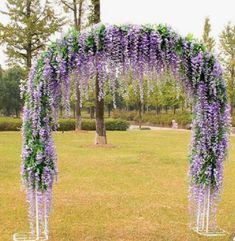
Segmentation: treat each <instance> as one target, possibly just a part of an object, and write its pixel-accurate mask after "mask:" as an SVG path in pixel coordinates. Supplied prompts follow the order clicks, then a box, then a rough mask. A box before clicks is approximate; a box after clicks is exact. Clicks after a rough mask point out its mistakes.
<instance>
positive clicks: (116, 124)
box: [105, 119, 130, 131]
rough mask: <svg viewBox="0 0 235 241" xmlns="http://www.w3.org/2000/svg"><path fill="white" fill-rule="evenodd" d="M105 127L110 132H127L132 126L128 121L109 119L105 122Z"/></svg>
mask: <svg viewBox="0 0 235 241" xmlns="http://www.w3.org/2000/svg"><path fill="white" fill-rule="evenodd" d="M105 126H106V130H108V131H126V130H127V129H128V128H129V126H130V124H129V122H128V121H126V120H122V119H115V120H112V119H108V120H106V121H105Z"/></svg>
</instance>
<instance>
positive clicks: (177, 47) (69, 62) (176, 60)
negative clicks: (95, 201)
mask: <svg viewBox="0 0 235 241" xmlns="http://www.w3.org/2000/svg"><path fill="white" fill-rule="evenodd" d="M168 72H171V73H173V74H174V76H176V77H177V78H178V79H179V82H180V84H182V86H183V87H185V91H186V92H188V93H189V95H191V97H192V99H193V104H194V113H195V115H194V120H193V135H192V143H191V155H190V172H189V173H190V192H191V196H190V200H191V204H192V205H191V207H192V210H193V211H192V216H195V213H197V212H198V211H199V209H200V207H201V206H202V204H203V200H204V197H205V195H208V190H209V191H210V192H209V195H210V205H211V207H212V209H211V210H212V212H213V210H215V204H216V200H217V199H218V197H219V196H220V191H221V188H222V184H223V161H224V159H225V156H226V152H227V146H228V129H229V110H228V104H227V94H226V86H225V82H224V79H223V76H222V69H221V67H220V65H219V63H218V62H217V61H216V59H215V57H214V56H213V55H211V54H210V53H208V52H207V50H206V49H205V47H204V46H203V45H202V44H201V43H200V42H197V41H195V40H193V39H190V38H189V37H186V38H183V37H181V36H179V35H178V34H177V33H175V32H174V31H173V30H172V29H171V28H169V27H167V26H164V25H158V26H151V25H146V26H137V25H121V26H116V25H103V24H99V25H96V26H94V27H92V28H91V29H88V30H85V31H84V32H81V33H77V32H73V31H70V32H69V33H68V34H67V35H64V37H63V38H62V39H61V40H59V41H56V42H54V43H52V44H51V46H50V47H49V49H48V51H46V52H43V53H42V54H41V55H40V56H39V57H38V59H37V60H36V61H35V63H34V65H33V67H32V69H31V71H30V74H29V80H28V88H27V91H26V92H25V93H24V99H25V107H24V121H23V136H24V146H23V152H22V159H23V163H22V172H21V173H22V177H23V181H24V185H25V186H26V187H27V190H28V192H27V193H28V200H29V202H30V220H31V227H33V226H34V221H33V220H34V215H35V201H34V199H35V196H36V197H37V198H38V201H39V208H40V210H41V211H40V214H39V216H40V220H41V223H44V224H47V219H48V216H49V210H50V205H51V195H52V187H53V182H54V179H55V177H56V176H57V172H58V171H57V167H56V154H55V147H54V142H53V139H52V130H53V125H52V124H54V125H56V124H57V112H58V108H59V106H60V104H61V103H62V104H63V105H64V107H65V108H66V110H67V112H68V113H69V109H70V108H69V107H70V105H69V103H70V85H71V78H70V77H71V75H72V74H74V73H75V75H76V81H75V83H76V85H78V87H79V88H80V91H81V92H82V94H81V98H82V97H83V95H84V94H88V85H89V82H90V80H92V79H95V78H98V84H99V90H100V92H99V98H100V99H102V98H104V96H105V88H104V86H105V84H106V83H108V84H109V85H110V89H111V90H112V93H113V95H114V96H115V89H116V85H117V80H120V81H119V83H120V84H123V85H125V81H126V82H128V81H129V80H130V76H131V80H132V81H133V86H138V88H139V90H140V91H139V93H140V97H141V99H143V93H144V91H143V87H144V77H147V79H148V88H149V89H151V88H152V87H151V86H153V85H154V81H157V79H158V80H159V78H161V80H162V81H164V78H165V74H166V73H168ZM43 208H44V210H45V214H44V216H45V217H46V218H45V220H44V221H43V217H42V216H43V212H42V209H43ZM214 212H215V211H214ZM194 221H195V220H194ZM46 230H47V228H46Z"/></svg>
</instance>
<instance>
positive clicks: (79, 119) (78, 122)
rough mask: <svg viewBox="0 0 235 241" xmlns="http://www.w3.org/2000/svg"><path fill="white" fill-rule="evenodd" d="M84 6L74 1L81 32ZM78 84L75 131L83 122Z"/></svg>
mask: <svg viewBox="0 0 235 241" xmlns="http://www.w3.org/2000/svg"><path fill="white" fill-rule="evenodd" d="M77 1H79V7H78V9H77ZM82 5H83V0H73V15H74V27H75V29H76V30H77V31H78V32H80V31H81V25H82ZM77 85H78V83H77V84H76V87H75V88H76V105H75V112H76V113H75V116H76V123H75V131H80V130H81V122H82V113H81V100H80V97H81V93H80V88H79V86H77Z"/></svg>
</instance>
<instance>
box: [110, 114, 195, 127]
mask: <svg viewBox="0 0 235 241" xmlns="http://www.w3.org/2000/svg"><path fill="white" fill-rule="evenodd" d="M113 118H122V119H124V120H128V121H133V122H135V123H137V122H139V114H138V112H137V111H119V110H115V111H114V112H113ZM172 120H175V121H176V122H177V123H178V125H179V126H180V127H187V126H188V125H189V124H190V123H191V122H192V115H191V114H190V113H189V112H183V113H176V114H173V113H161V114H156V113H155V112H146V113H144V114H143V115H142V123H143V124H147V125H158V126H165V127H171V125H172Z"/></svg>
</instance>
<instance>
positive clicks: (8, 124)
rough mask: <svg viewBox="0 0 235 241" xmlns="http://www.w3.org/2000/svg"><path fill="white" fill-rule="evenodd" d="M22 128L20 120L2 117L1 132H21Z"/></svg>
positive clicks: (0, 121) (0, 122) (0, 119)
mask: <svg viewBox="0 0 235 241" xmlns="http://www.w3.org/2000/svg"><path fill="white" fill-rule="evenodd" d="M21 126H22V120H21V119H20V118H11V117H1V118H0V131H19V130H20V129H21Z"/></svg>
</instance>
